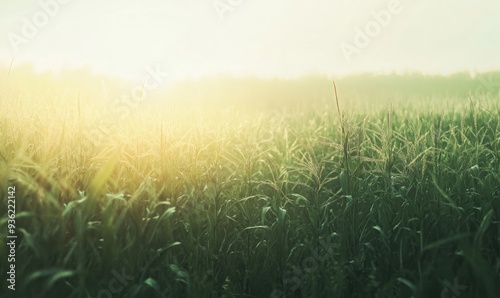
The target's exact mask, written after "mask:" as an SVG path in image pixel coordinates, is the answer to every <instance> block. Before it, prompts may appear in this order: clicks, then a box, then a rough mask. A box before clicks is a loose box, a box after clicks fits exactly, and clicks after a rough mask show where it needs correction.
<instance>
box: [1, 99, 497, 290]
mask: <svg viewBox="0 0 500 298" xmlns="http://www.w3.org/2000/svg"><path fill="white" fill-rule="evenodd" d="M5 102H6V101H5V99H4V103H3V106H2V114H1V115H0V168H1V170H0V194H1V198H2V201H1V204H2V206H6V205H7V202H6V197H7V194H6V192H7V187H8V186H15V187H16V199H17V201H16V204H17V205H16V211H17V220H16V222H17V233H18V236H19V238H18V248H17V257H16V259H17V263H16V272H17V279H18V285H17V290H16V294H18V295H17V296H16V297H454V296H455V297H498V294H499V293H500V288H499V286H498V285H499V284H500V226H499V223H500V221H499V220H500V108H499V106H498V104H495V101H494V100H492V101H491V102H489V103H487V104H484V101H482V100H481V99H477V100H476V99H474V100H471V101H469V102H468V103H467V102H466V103H464V104H463V105H462V106H461V107H457V108H455V109H452V110H450V109H447V107H446V106H445V105H434V106H432V110H431V107H430V106H428V107H427V108H422V106H425V104H421V105H420V106H419V107H418V108H415V106H413V107H412V105H409V104H408V105H398V106H393V107H391V106H390V105H382V108H380V109H378V110H373V111H364V110H362V111H356V112H353V111H354V109H352V110H347V109H344V110H342V109H341V108H340V107H339V109H338V111H337V107H336V103H335V101H331V100H330V101H316V102H314V103H313V104H311V103H310V102H309V103H302V104H299V103H294V105H290V106H287V107H286V108H280V109H277V108H276V109H274V110H271V111H270V110H259V109H258V108H255V109H253V110H249V109H245V110H243V109H238V108H237V107H231V108H227V107H217V106H215V107H214V106H209V105H208V104H207V106H203V105H200V106H198V107H197V108H193V107H192V106H186V105H182V104H178V105H177V104H169V106H168V108H159V107H157V106H153V105H147V104H144V105H143V106H140V107H138V108H134V109H133V110H129V111H128V112H129V113H127V115H126V116H125V117H115V115H111V116H110V115H109V114H108V113H109V112H104V111H109V110H106V109H102V108H100V106H99V105H98V104H96V105H91V104H87V103H83V102H78V100H77V99H75V100H67V99H66V101H65V103H64V105H58V104H57V103H55V102H49V103H47V102H44V103H43V104H42V103H40V104H35V103H30V104H27V103H26V102H22V101H15V100H14V99H12V101H11V102H10V103H9V104H6V103H5ZM340 102H341V104H342V98H341V99H340ZM497 102H498V101H497ZM283 103H285V102H283ZM452 103H453V102H452ZM456 103H457V104H458V103H460V104H461V103H462V101H461V100H459V99H457V100H456ZM479 103H481V104H479ZM339 113H340V115H339ZM106 121H108V122H112V123H113V125H106V126H104V125H103V123H104V122H106ZM103 127H105V129H103ZM2 210H4V209H3V208H2ZM1 215H2V217H1V220H0V233H1V234H2V239H6V238H5V235H4V233H5V231H6V230H7V227H6V225H7V215H6V213H3V212H2V214H1ZM6 255H7V250H6V246H5V245H2V246H1V247H0V268H1V271H2V272H6V268H7V267H6V266H7V257H6ZM0 284H1V288H0V293H1V295H0V296H2V297H7V296H8V295H10V294H11V292H10V291H8V290H7V289H6V281H5V278H2V279H1V282H0ZM454 291H456V292H454Z"/></svg>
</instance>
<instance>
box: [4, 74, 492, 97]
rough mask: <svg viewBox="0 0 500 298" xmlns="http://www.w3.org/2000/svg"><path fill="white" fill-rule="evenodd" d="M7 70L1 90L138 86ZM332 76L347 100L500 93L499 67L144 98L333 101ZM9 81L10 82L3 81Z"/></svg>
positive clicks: (87, 91)
mask: <svg viewBox="0 0 500 298" xmlns="http://www.w3.org/2000/svg"><path fill="white" fill-rule="evenodd" d="M8 74H9V68H8V66H6V65H3V66H0V84H1V85H0V92H3V93H6V92H7V93H12V92H14V93H15V94H18V93H26V95H29V97H33V96H36V95H40V94H41V93H40V90H41V89H45V88H47V89H48V91H50V90H54V89H55V88H56V87H57V88H64V90H66V93H67V94H68V96H76V94H77V93H79V94H80V97H81V98H82V100H85V99H86V98H88V99H97V100H102V99H107V100H113V99H114V100H120V99H122V98H123V97H124V96H127V94H130V92H131V90H132V89H133V87H134V84H133V83H127V82H125V81H124V80H120V79H113V78H107V77H105V76H103V75H95V74H92V73H91V71H89V70H86V69H80V70H73V71H65V72H64V73H62V74H60V75H59V76H53V75H47V74H43V75H42V74H40V75H36V74H35V72H34V71H33V70H32V68H31V67H29V66H26V65H25V66H21V67H18V68H15V69H12V70H11V71H10V75H9V76H8ZM7 77H9V79H8V80H7ZM333 79H334V80H335V82H336V84H337V87H338V90H339V94H340V96H341V97H342V99H343V100H344V101H346V102H368V101H369V102H372V103H374V102H375V103H376V102H388V101H389V102H401V101H403V102H405V101H413V100H417V99H418V100H424V99H439V100H441V99H451V98H453V99H457V98H458V99H464V100H468V99H469V98H470V99H472V100H476V99H478V98H479V97H484V96H489V97H492V96H494V97H498V96H499V95H500V71H495V72H488V73H481V74H477V75H475V76H472V75H471V74H470V73H468V72H461V73H456V74H452V75H446V76H444V75H422V74H419V73H406V74H383V75H380V74H358V75H349V76H343V77H333V76H332V77H327V76H320V75H309V76H303V77H300V78H296V79H282V78H275V79H269V78H259V77H231V76H213V77H205V78H202V79H187V80H184V81H181V82H177V83H174V84H168V85H167V86H163V87H161V88H159V89H157V90H153V91H150V92H148V94H147V96H146V97H145V98H144V99H145V100H150V101H163V100H173V101H183V102H186V103H193V102H200V101H202V102H209V103H230V102H237V103H242V102H243V103H247V104H250V105H259V106H261V105H265V106H274V105H283V104H284V103H286V102H310V101H311V100H314V101H317V100H330V99H331V98H332V95H333V92H332V80H333ZM4 84H7V85H6V86H3V85H4ZM44 86H45V88H44ZM29 89H36V90H29ZM47 93H49V94H50V93H51V92H47ZM59 94H60V93H59ZM46 95H48V94H45V95H44V98H47V96H46ZM4 96H5V95H4Z"/></svg>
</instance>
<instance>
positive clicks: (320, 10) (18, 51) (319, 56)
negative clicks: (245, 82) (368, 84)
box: [0, 0, 500, 79]
mask: <svg viewBox="0 0 500 298" xmlns="http://www.w3.org/2000/svg"><path fill="white" fill-rule="evenodd" d="M391 1H396V2H394V3H395V4H394V3H393V4H390V3H391ZM66 2H67V3H66ZM41 3H45V4H49V5H46V8H45V11H47V12H44V8H42V6H43V5H41ZM231 3H232V4H231ZM397 3H399V5H397ZM214 4H218V5H220V6H219V7H220V9H224V8H227V7H229V8H230V9H231V10H230V11H225V12H221V11H219V13H218V12H217V10H216V8H215V7H214ZM224 5H225V6H224ZM228 5H229V6H228ZM391 5H392V6H391ZM388 7H392V10H389V9H388ZM381 10H384V11H387V13H382V14H380V15H379V16H378V17H377V16H376V15H374V14H373V13H374V12H375V13H377V12H380V11H381ZM49 13H50V14H51V16H48V17H45V16H47V15H49ZM499 13H500V1H498V0H479V1H475V2H474V1H469V0H467V1H466V0H442V1H431V0H421V1H417V0H399V1H398V0H373V1H366V0H363V1H362V0H349V1H347V0H346V1H335V0H315V1H304V0H241V1H238V0H218V1H214V0H142V1H138V0H136V1H132V0H107V1H102V0H64V1H63V0H40V1H29V0H17V1H10V0H0V62H2V63H4V64H8V62H10V60H11V59H12V57H15V61H16V63H17V64H19V63H21V62H32V63H34V64H35V65H36V66H37V67H38V68H42V69H47V68H51V69H59V68H61V67H63V66H66V67H69V66H88V67H90V68H92V69H95V70H97V71H101V72H105V73H109V74H114V75H120V76H124V77H128V78H132V79H140V78H142V77H143V76H144V72H145V70H146V69H147V66H148V65H151V66H154V65H160V66H161V69H163V70H165V71H168V72H169V74H170V77H171V78H173V79H179V78H185V77H188V76H200V75H210V74H221V73H228V74H236V75H258V76H296V75H300V74H307V73H322V74H347V73H353V72H364V71H373V72H378V71H383V72H388V71H393V70H394V71H422V72H426V73H449V72H455V71H462V70H476V71H486V70H492V69H500V57H499V56H498V53H500V32H499V29H500V17H499V16H500V15H499ZM221 16H222V18H221ZM27 20H28V21H29V23H30V24H34V25H26V24H27ZM358 29H359V30H358ZM359 32H364V33H359ZM365 33H366V34H368V35H366V36H364V37H363V36H362V37H360V34H362V35H364V34H365ZM356 38H357V41H358V43H357V44H356V42H355V39H356ZM346 49H348V50H346ZM353 49H354V50H353Z"/></svg>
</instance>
